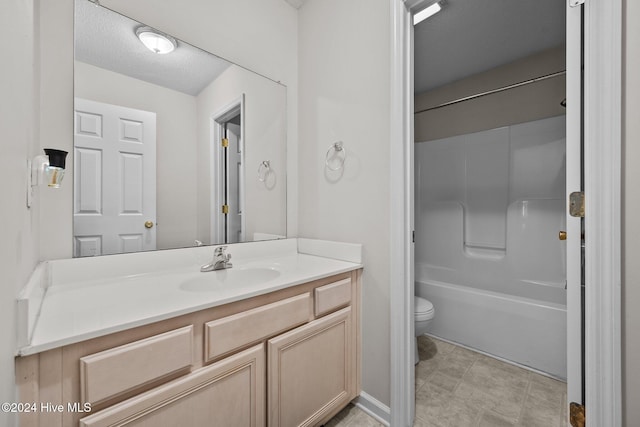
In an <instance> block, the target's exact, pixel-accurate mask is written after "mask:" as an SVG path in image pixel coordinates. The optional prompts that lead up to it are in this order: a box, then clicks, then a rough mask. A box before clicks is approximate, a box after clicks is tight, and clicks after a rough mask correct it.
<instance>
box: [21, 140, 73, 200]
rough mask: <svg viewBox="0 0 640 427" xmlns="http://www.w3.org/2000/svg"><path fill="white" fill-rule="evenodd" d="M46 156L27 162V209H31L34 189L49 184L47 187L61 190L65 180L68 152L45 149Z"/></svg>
mask: <svg viewBox="0 0 640 427" xmlns="http://www.w3.org/2000/svg"><path fill="white" fill-rule="evenodd" d="M44 152H45V155H39V156H36V157H34V158H33V160H27V170H28V171H27V207H28V208H30V207H31V202H32V200H33V188H34V187H36V186H38V185H41V184H47V187H51V188H60V183H61V182H62V178H64V171H65V165H66V160H67V154H68V153H67V152H66V151H63V150H55V149H53V148H45V149H44Z"/></svg>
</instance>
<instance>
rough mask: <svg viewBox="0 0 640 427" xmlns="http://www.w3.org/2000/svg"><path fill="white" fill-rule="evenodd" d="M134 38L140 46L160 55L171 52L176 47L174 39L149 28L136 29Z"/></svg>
mask: <svg viewBox="0 0 640 427" xmlns="http://www.w3.org/2000/svg"><path fill="white" fill-rule="evenodd" d="M136 36H138V38H139V39H140V41H141V42H142V44H144V45H145V46H146V47H147V49H149V50H150V51H151V52H153V53H158V54H160V55H164V54H167V53H169V52H173V50H174V49H175V48H176V46H177V43H176V39H174V38H173V37H171V36H169V35H167V34H163V33H161V32H159V31H156V30H154V29H153V28H151V27H140V28H138V29H137V30H136Z"/></svg>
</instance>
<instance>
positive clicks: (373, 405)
mask: <svg viewBox="0 0 640 427" xmlns="http://www.w3.org/2000/svg"><path fill="white" fill-rule="evenodd" d="M353 404H354V405H356V406H357V407H358V408H360V409H361V410H363V411H364V412H366V413H367V415H369V416H371V417H373V418H375V419H376V420H377V421H378V422H380V423H382V424H383V425H385V426H387V427H388V426H389V425H390V423H391V409H389V407H388V406H387V405H385V404H384V403H382V402H380V401H379V400H378V399H376V398H375V397H373V396H371V395H370V394H367V393H365V392H364V391H363V392H360V396H358V397H357V398H356V399H355V400H354V401H353Z"/></svg>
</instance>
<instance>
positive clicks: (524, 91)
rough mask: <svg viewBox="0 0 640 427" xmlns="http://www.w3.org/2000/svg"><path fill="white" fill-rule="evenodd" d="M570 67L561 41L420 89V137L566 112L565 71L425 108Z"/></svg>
mask: <svg viewBox="0 0 640 427" xmlns="http://www.w3.org/2000/svg"><path fill="white" fill-rule="evenodd" d="M565 68H566V66H565V46H564V45H562V46H558V47H555V48H552V49H547V50H544V51H542V52H538V53H536V54H533V55H530V56H528V57H526V58H522V59H519V60H517V61H513V62H510V63H508V64H504V65H500V66H498V67H495V68H492V69H490V70H487V71H484V72H482V73H478V74H474V75H472V76H469V77H466V78H464V79H461V80H458V81H456V82H453V83H450V84H447V85H445V86H442V87H439V88H436V89H433V90H430V91H428V92H423V93H420V94H417V95H416V96H415V108H414V109H415V111H416V114H415V116H414V119H415V140H416V142H422V141H430V140H432V139H440V138H446V137H449V136H455V135H464V134H468V133H472V132H478V131H482V130H488V129H495V128H498V127H502V126H509V125H513V124H516V123H524V122H528V121H532V120H538V119H544V118H547V117H554V116H559V115H563V114H565V111H566V110H565V109H564V108H563V107H562V106H561V105H560V102H561V101H562V100H563V99H564V98H565V97H566V95H565V77H564V75H561V76H557V77H553V78H550V79H546V80H542V81H539V82H536V83H531V84H528V85H525V86H520V87H517V88H512V89H510V90H506V91H502V92H497V93H494V94H491V95H487V96H483V97H480V98H476V99H473V100H468V101H465V102H461V103H458V104H453V105H450V106H447V107H442V108H438V109H434V110H430V111H424V110H426V109H429V108H432V107H435V106H437V105H441V104H443V103H446V102H450V101H453V100H455V99H460V98H464V97H466V96H471V95H475V94H478V93H483V92H487V91H490V90H495V89H498V88H501V87H504V86H508V85H511V84H514V83H518V82H522V81H525V80H529V79H533V78H536V77H540V76H544V75H548V74H552V73H556V72H559V71H564V69H565ZM523 100H526V102H523ZM421 111H422V112H421Z"/></svg>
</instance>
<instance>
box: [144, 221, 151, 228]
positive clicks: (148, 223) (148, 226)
mask: <svg viewBox="0 0 640 427" xmlns="http://www.w3.org/2000/svg"><path fill="white" fill-rule="evenodd" d="M144 226H145V228H153V221H147V222H145V223H144Z"/></svg>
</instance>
